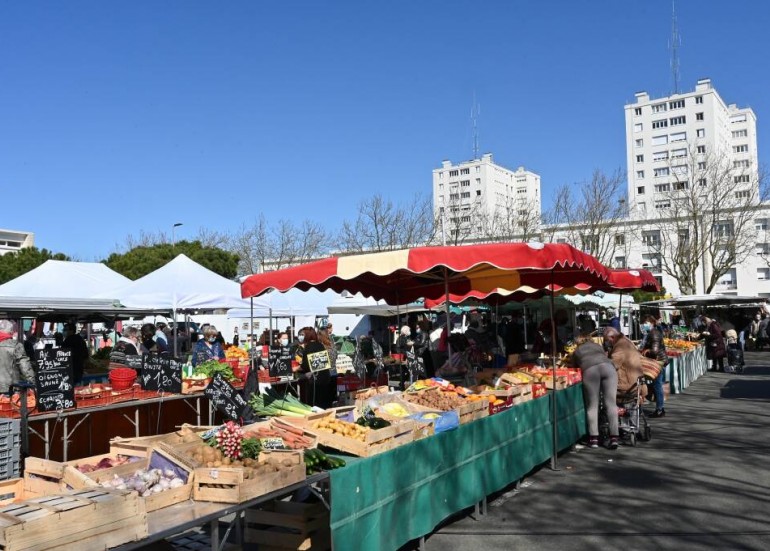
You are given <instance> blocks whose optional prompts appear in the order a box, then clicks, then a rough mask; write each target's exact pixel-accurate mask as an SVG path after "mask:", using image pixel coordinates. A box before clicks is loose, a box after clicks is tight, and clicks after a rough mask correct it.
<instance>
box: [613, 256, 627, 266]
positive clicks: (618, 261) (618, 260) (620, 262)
mask: <svg viewBox="0 0 770 551" xmlns="http://www.w3.org/2000/svg"><path fill="white" fill-rule="evenodd" d="M625 267H626V257H625V256H616V257H615V268H625Z"/></svg>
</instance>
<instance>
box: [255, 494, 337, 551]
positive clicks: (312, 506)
mask: <svg viewBox="0 0 770 551" xmlns="http://www.w3.org/2000/svg"><path fill="white" fill-rule="evenodd" d="M243 536H244V540H245V542H246V543H257V544H259V549H260V551H289V550H295V549H303V550H316V549H317V550H326V549H330V548H331V532H330V528H329V511H328V510H327V509H326V507H324V506H323V504H321V503H297V502H293V501H280V500H275V501H271V502H269V503H266V504H265V505H262V506H260V507H259V508H258V509H246V512H245V525H244V532H243Z"/></svg>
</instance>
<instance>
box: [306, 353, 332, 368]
mask: <svg viewBox="0 0 770 551" xmlns="http://www.w3.org/2000/svg"><path fill="white" fill-rule="evenodd" d="M307 364H308V365H309V366H310V371H312V372H313V373H315V372H316V371H323V370H324V369H331V368H332V362H331V360H329V352H327V351H326V350H321V351H320V352H310V353H309V354H308V355H307Z"/></svg>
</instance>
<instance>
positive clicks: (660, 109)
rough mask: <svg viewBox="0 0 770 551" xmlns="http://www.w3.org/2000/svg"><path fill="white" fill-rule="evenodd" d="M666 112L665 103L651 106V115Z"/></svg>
mask: <svg viewBox="0 0 770 551" xmlns="http://www.w3.org/2000/svg"><path fill="white" fill-rule="evenodd" d="M665 111H666V104H665V103H658V104H657V105H653V106H652V112H653V113H663V112H665Z"/></svg>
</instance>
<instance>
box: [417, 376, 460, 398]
mask: <svg viewBox="0 0 770 551" xmlns="http://www.w3.org/2000/svg"><path fill="white" fill-rule="evenodd" d="M428 388H439V389H441V390H444V391H451V392H454V393H456V394H460V395H462V396H465V395H466V394H470V391H469V390H468V389H467V388H465V387H462V386H457V385H453V384H452V383H450V382H449V381H447V380H444V379H441V378H439V377H434V378H432V379H420V380H417V381H415V382H414V383H412V384H411V385H410V386H409V388H407V389H406V392H417V391H419V390H426V389H428Z"/></svg>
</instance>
